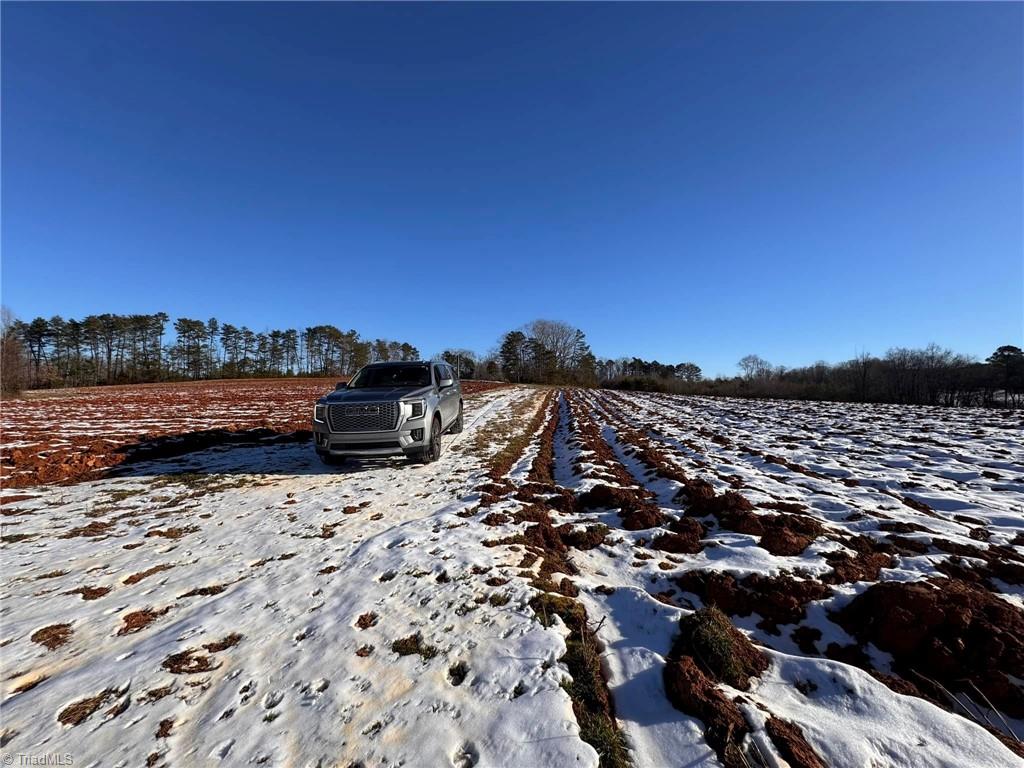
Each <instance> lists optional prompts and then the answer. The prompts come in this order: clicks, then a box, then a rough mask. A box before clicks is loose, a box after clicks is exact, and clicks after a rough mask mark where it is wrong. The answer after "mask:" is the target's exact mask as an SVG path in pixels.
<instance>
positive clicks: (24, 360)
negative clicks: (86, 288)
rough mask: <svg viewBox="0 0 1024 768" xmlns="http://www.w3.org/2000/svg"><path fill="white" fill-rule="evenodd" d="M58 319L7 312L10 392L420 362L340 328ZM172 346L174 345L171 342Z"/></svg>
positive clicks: (402, 349) (415, 353)
mask: <svg viewBox="0 0 1024 768" xmlns="http://www.w3.org/2000/svg"><path fill="white" fill-rule="evenodd" d="M169 323H170V318H169V316H168V315H167V314H166V313H164V312H157V313H155V314H151V315H117V314H102V315H89V316H88V317H85V318H83V319H81V320H77V319H67V320H65V319H64V318H62V317H60V316H59V315H58V316H54V317H51V318H49V319H47V318H44V317H37V318H35V319H34V320H32V321H30V322H23V321H21V320H16V319H14V318H12V317H11V316H10V315H9V313H5V315H4V320H3V328H2V341H3V344H4V347H3V362H4V363H5V370H4V372H3V373H4V389H5V390H6V391H11V390H16V389H20V388H23V387H27V388H41V387H69V386H86V385H96V384H137V383H148V382H157V381H174V380H182V379H222V378H243V377H276V376H300V375H305V376H346V375H351V374H352V373H354V372H355V371H356V370H358V369H359V368H360V367H362V366H363V365H366V364H367V363H371V362H377V361H381V360H416V359H418V358H419V350H417V349H416V347H414V346H412V345H411V344H409V343H407V342H399V341H392V340H389V339H372V340H371V339H363V338H361V337H360V336H359V334H358V332H356V331H355V330H348V331H343V330H341V329H339V328H336V327H335V326H333V325H317V326H313V327H309V328H304V329H302V330H298V329H295V328H288V329H284V330H277V329H275V330H270V331H253V330H252V329H250V328H248V327H246V326H244V325H243V326H236V325H232V324H230V323H221V322H220V321H219V320H217V319H216V318H210V319H209V320H196V319H192V318H187V317H181V318H178V319H176V320H175V321H174V322H173V324H171V327H172V329H173V331H174V337H173V339H170V338H168V337H169V334H168V324H169ZM165 342H166V343H165Z"/></svg>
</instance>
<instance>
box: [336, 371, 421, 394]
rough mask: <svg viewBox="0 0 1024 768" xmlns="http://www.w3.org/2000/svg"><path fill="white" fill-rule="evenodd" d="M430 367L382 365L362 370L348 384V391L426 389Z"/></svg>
mask: <svg viewBox="0 0 1024 768" xmlns="http://www.w3.org/2000/svg"><path fill="white" fill-rule="evenodd" d="M429 384H430V367H429V366H426V365H382V366H380V367H372V366H370V367H367V368H363V369H362V370H361V371H360V372H359V373H357V374H356V375H355V378H354V379H352V381H350V382H349V383H348V386H349V388H350V389H365V388H368V387H426V386H428V385H429Z"/></svg>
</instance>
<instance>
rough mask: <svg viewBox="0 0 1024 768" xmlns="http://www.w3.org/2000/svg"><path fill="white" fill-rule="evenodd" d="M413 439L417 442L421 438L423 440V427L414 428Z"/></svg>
mask: <svg viewBox="0 0 1024 768" xmlns="http://www.w3.org/2000/svg"><path fill="white" fill-rule="evenodd" d="M412 439H413V441H414V442H417V443H418V442H419V441H420V440H422V439H423V430H422V429H414V430H413V431H412Z"/></svg>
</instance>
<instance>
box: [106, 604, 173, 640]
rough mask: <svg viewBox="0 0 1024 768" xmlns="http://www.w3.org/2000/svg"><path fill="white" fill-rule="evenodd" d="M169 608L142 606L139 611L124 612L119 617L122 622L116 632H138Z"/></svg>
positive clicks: (120, 633) (123, 633)
mask: <svg viewBox="0 0 1024 768" xmlns="http://www.w3.org/2000/svg"><path fill="white" fill-rule="evenodd" d="M170 609H171V608H170V606H167V607H166V608H161V609H160V610H154V609H152V608H143V609H142V610H141V611H132V612H131V613H126V614H125V615H124V616H122V617H121V621H123V622H124V624H123V626H122V627H121V628H120V629H119V630H117V634H119V635H130V634H133V633H135V632H140V631H141V630H143V629H145V628H146V627H148V626H149V625H150V624H152V623H153V622H154V621H156V620H157V619H159V618H160V617H161V616H163V615H164V614H165V613H167V612H168V611H169V610H170Z"/></svg>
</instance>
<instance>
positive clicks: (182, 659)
mask: <svg viewBox="0 0 1024 768" xmlns="http://www.w3.org/2000/svg"><path fill="white" fill-rule="evenodd" d="M161 666H162V667H163V668H164V669H166V670H167V671H168V672H171V673H172V674H175V675H195V674H198V673H200V672H209V671H210V670H211V669H216V665H214V663H213V657H212V656H204V655H202V654H200V653H199V651H197V650H196V649H195V648H190V649H188V650H185V651H180V652H179V653H172V654H171V655H170V656H168V657H167V658H166V659H164V661H163V664H162V665H161Z"/></svg>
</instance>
